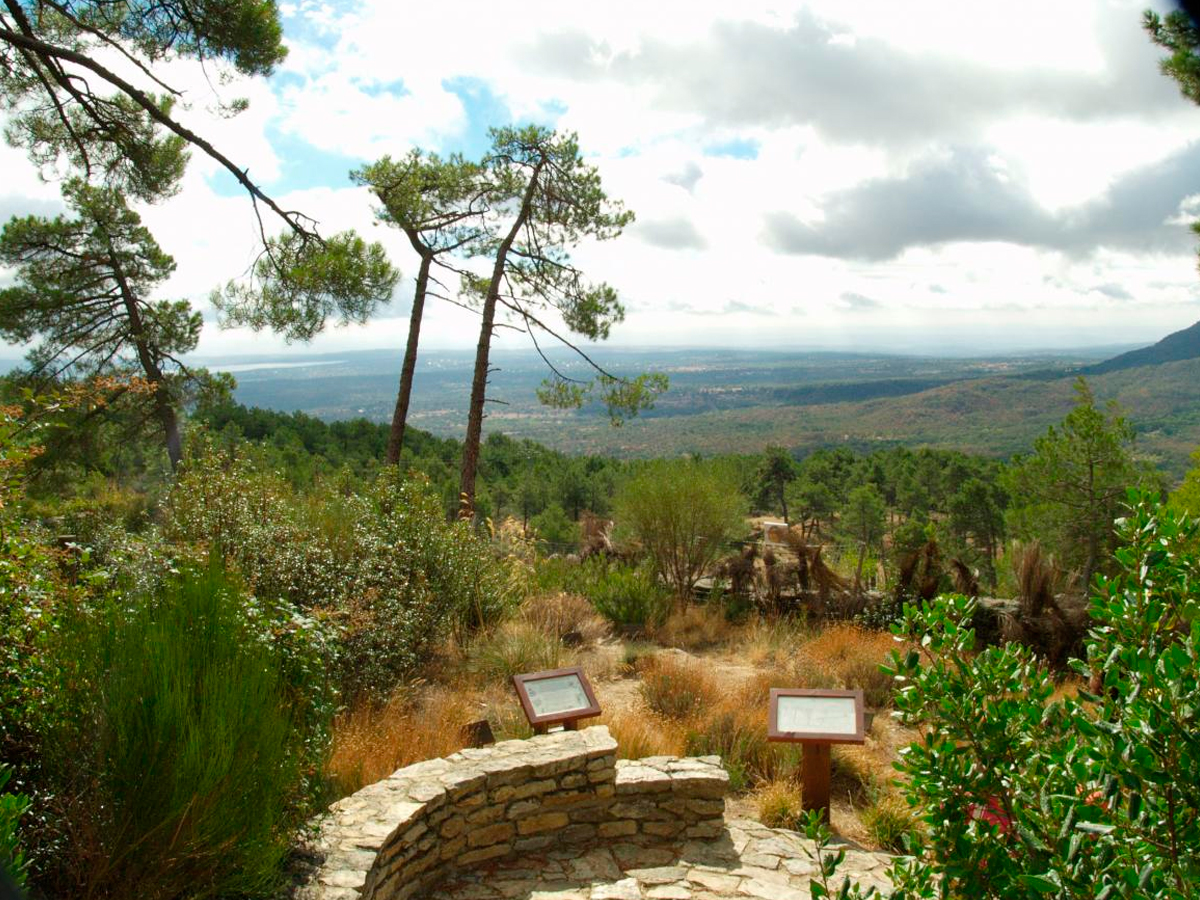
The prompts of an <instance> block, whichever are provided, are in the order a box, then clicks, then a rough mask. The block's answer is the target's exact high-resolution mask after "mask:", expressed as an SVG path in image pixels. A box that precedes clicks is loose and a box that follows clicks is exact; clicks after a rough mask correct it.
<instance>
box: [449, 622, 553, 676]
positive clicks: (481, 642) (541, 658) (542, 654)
mask: <svg viewBox="0 0 1200 900" xmlns="http://www.w3.org/2000/svg"><path fill="white" fill-rule="evenodd" d="M568 656H569V653H568V651H567V650H565V649H564V648H563V645H562V642H561V641H559V639H558V638H557V637H555V636H554V635H553V634H546V633H545V632H544V631H542V630H540V629H539V628H537V627H536V626H533V625H530V624H528V623H526V622H509V623H506V624H504V625H501V626H500V627H499V628H497V629H495V630H494V631H492V632H490V633H488V634H484V635H480V636H479V638H478V639H477V640H476V641H475V642H474V643H473V644H472V645H471V646H470V648H469V649H468V651H467V659H466V662H465V668H466V670H467V671H468V672H470V673H471V674H472V675H474V676H476V677H477V678H479V679H480V680H482V681H483V682H485V683H504V682H506V681H508V680H509V679H511V678H512V677H513V676H514V675H519V674H521V673H522V672H541V671H545V670H546V669H557V668H560V667H562V666H564V665H566V664H567V659H568Z"/></svg>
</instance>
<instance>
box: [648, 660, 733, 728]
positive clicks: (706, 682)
mask: <svg viewBox="0 0 1200 900" xmlns="http://www.w3.org/2000/svg"><path fill="white" fill-rule="evenodd" d="M641 689H642V697H643V699H645V701H646V705H647V706H648V707H650V709H651V710H653V711H654V712H656V713H658V714H659V715H660V716H665V717H666V718H668V719H676V720H682V719H688V718H690V717H692V716H696V715H698V714H700V713H702V712H704V711H705V710H707V709H711V708H713V707H714V706H716V705H717V702H718V700H719V699H720V696H721V691H720V687H719V686H718V685H717V682H716V680H715V679H714V678H713V677H712V676H711V675H709V674H708V672H706V671H705V670H704V668H703V667H702V666H701V664H699V663H694V662H681V661H678V660H674V659H671V658H669V657H665V656H656V657H654V659H652V660H651V661H650V662H649V663H647V664H646V666H645V667H644V668H643V670H642V686H641Z"/></svg>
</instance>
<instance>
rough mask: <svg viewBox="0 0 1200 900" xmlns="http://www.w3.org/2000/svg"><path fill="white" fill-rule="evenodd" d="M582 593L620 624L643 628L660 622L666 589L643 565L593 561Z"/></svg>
mask: <svg viewBox="0 0 1200 900" xmlns="http://www.w3.org/2000/svg"><path fill="white" fill-rule="evenodd" d="M588 575H589V577H588V580H587V582H586V584H585V585H584V586H583V589H582V590H583V593H584V594H586V596H587V598H588V599H589V600H591V602H592V606H594V607H595V608H596V612H598V613H600V615H602V616H603V617H604V618H605V619H607V620H608V621H609V622H611V623H612V624H613V625H616V626H618V627H621V628H628V629H636V630H644V629H648V628H654V627H657V626H659V625H661V624H662V623H663V621H664V620H665V619H666V617H667V613H668V612H670V609H671V598H670V593H669V592H668V591H667V590H666V589H665V588H663V586H662V585H661V584H659V583H658V581H657V580H656V579H655V577H654V575H653V573H652V572H651V571H650V570H649V569H647V568H645V567H634V566H625V565H620V564H614V565H604V564H602V563H601V564H598V565H597V564H593V565H591V566H590V568H589V572H588Z"/></svg>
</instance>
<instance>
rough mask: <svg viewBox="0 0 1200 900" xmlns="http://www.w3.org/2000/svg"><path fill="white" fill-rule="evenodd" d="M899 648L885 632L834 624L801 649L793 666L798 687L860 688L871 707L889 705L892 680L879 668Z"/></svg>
mask: <svg viewBox="0 0 1200 900" xmlns="http://www.w3.org/2000/svg"><path fill="white" fill-rule="evenodd" d="M896 646H897V645H896V641H895V640H894V639H893V638H892V636H891V635H889V634H884V633H883V632H879V631H870V630H868V629H865V628H860V627H858V626H856V625H846V624H839V625H832V626H830V627H829V628H827V629H825V630H824V631H822V632H821V633H820V634H818V635H817V636H816V637H814V638H812V639H811V640H809V641H806V642H805V643H804V644H802V645H801V646H800V648H799V649H798V651H797V655H796V660H795V663H794V666H795V669H794V673H795V676H796V678H797V681H798V684H797V686H798V687H840V688H845V689H850V690H852V689H855V688H861V689H862V692H863V695H864V700H865V702H866V705H867V706H868V707H871V708H879V707H885V706H890V705H891V702H892V691H893V682H892V678H891V676H890V675H887V674H885V673H884V672H882V671H880V668H879V667H880V665H881V664H883V663H886V662H887V661H888V659H889V658H890V655H891V651H892V650H894V649H896ZM802 680H803V681H802ZM806 682H813V683H806Z"/></svg>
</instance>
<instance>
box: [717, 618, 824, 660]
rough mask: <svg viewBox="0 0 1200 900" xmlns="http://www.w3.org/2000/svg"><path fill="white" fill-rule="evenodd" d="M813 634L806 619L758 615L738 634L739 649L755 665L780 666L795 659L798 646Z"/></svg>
mask: <svg viewBox="0 0 1200 900" xmlns="http://www.w3.org/2000/svg"><path fill="white" fill-rule="evenodd" d="M811 636H812V632H811V630H810V629H809V627H808V625H807V623H806V622H805V621H804V619H803V618H800V617H786V618H785V617H779V618H763V617H756V618H753V619H751V620H750V622H748V623H747V624H746V625H745V626H744V627H743V628H742V630H741V632H740V633H739V634H738V642H737V646H736V648H735V651H736V653H737V655H738V656H739V657H740V658H741V659H743V660H745V662H747V663H749V664H750V665H752V666H776V665H780V664H781V663H784V662H785V661H787V660H789V659H791V658H792V657H793V656H794V655H795V653H796V648H797V647H798V646H799V645H800V644H802V643H804V641H806V640H808V639H809V638H810V637H811Z"/></svg>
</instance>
